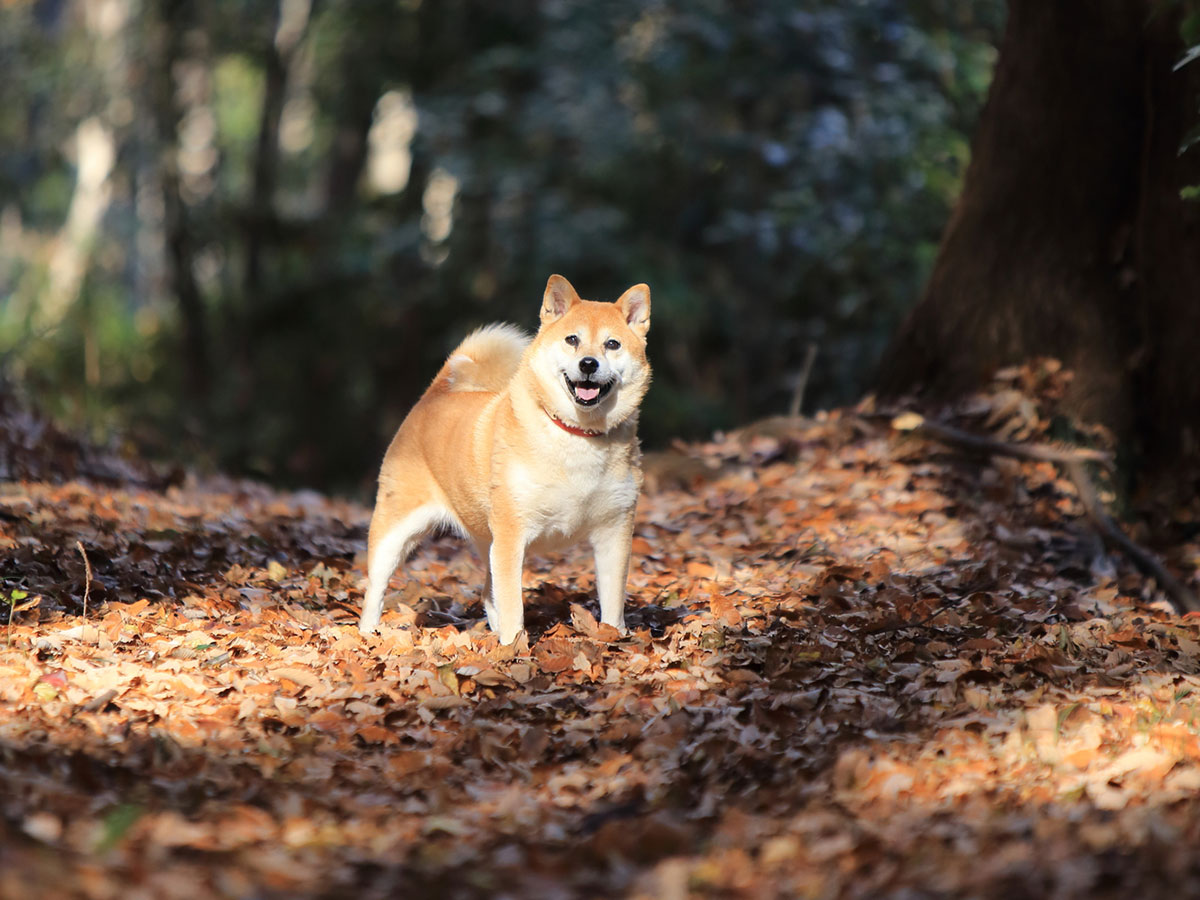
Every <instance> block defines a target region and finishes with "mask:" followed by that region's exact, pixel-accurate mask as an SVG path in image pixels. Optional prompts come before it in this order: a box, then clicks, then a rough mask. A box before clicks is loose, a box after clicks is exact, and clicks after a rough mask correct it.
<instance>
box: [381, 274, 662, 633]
mask: <svg viewBox="0 0 1200 900" xmlns="http://www.w3.org/2000/svg"><path fill="white" fill-rule="evenodd" d="M541 322H542V324H541V328H540V329H539V330H538V333H537V336H536V337H534V338H533V339H532V340H530V339H529V338H528V337H526V336H525V335H524V334H522V333H521V332H520V331H519V330H517V329H515V328H513V327H512V326H508V325H491V326H488V327H486V328H482V329H480V330H478V331H476V332H474V333H473V334H472V335H470V336H469V337H468V338H467V339H466V340H464V341H463V342H462V344H460V345H459V346H458V348H457V349H455V351H454V352H453V353H451V354H450V357H449V358H448V359H447V360H446V363H445V364H444V365H443V366H442V369H441V371H439V372H438V375H437V377H436V378H434V380H433V383H432V384H431V385H430V386H429V388H428V389H427V390H426V391H425V393H424V395H423V396H422V397H421V399H420V400H419V401H417V404H416V406H414V407H413V408H412V410H411V411H410V412H409V414H408V417H407V418H406V419H405V420H404V423H403V424H402V425H401V426H400V430H399V431H398V432H396V436H395V438H394V439H393V440H392V443H391V446H389V447H388V451H387V454H386V455H385V457H384V460H383V466H382V468H381V470H380V473H379V492H378V495H377V497H376V500H375V513H374V515H373V516H372V518H371V530H370V536H369V538H368V548H367V582H368V583H367V592H366V595H365V597H364V600H363V612H362V618H361V620H360V623H359V628H360V629H361V630H362V631H363V632H364V633H367V632H372V631H374V630H375V629H376V627H377V626H378V624H379V618H380V613H381V611H382V606H383V594H384V591H385V590H386V587H387V583H388V579H389V578H390V576H391V574H392V572H393V571H394V569H395V568H396V565H397V564H398V563H400V562H401V561H403V559H404V558H406V557H407V556H408V554H409V553H411V552H412V550H413V549H414V548H415V546H416V544H417V543H418V542H419V541H420V539H421V538H422V537H423V536H424V535H425V534H427V533H428V532H429V531H430V530H432V529H434V528H436V527H439V526H441V527H450V528H453V529H454V530H456V531H458V532H460V533H462V534H463V535H465V536H467V537H469V538H470V539H471V540H472V541H474V543H475V545H476V547H477V548H478V550H479V552H480V555H481V556H482V558H483V560H484V564H485V566H486V568H487V581H486V584H485V587H484V606H485V609H486V611H487V617H488V623H489V624H490V625H491V627H492V630H494V631H495V632H497V633H498V634H499V635H500V639H501V641H503V642H504V643H510V642H512V641H513V640H514V639H515V638H516V637H517V635H518V634H519V633H520V632H521V630H522V628H523V627H524V606H523V602H522V598H521V578H522V570H523V567H524V559H525V554H526V552H527V551H528V550H531V549H538V548H553V547H559V546H563V545H566V544H569V543H574V542H576V541H579V540H587V541H588V542H589V543H590V544H591V545H592V547H593V549H594V552H595V558H596V586H597V592H598V594H599V598H600V612H601V620H602V621H603V622H606V623H608V624H609V625H614V626H616V627H617V628H621V629H623V628H624V603H625V582H626V578H627V576H628V571H629V553H630V544H631V542H632V535H633V514H634V508H635V506H636V505H637V496H638V492H639V490H640V488H641V483H642V473H641V453H640V450H639V447H638V440H637V414H638V407H639V405H640V403H641V400H642V397H643V396H644V395H645V393H646V389H647V387H648V386H649V382H650V367H649V364H648V363H647V362H646V332H647V330H648V329H649V327H650V289H649V288H648V287H646V285H644V284H639V285H635V286H634V287H631V288H630V289H629V290H627V291H626V292H625V293H624V294H623V295H622V296H621V298H620V299H619V300H617V302H615V303H594V302H591V301H588V300H581V299H579V295H578V294H576V293H575V289H574V288H572V287H571V285H570V284H569V283H568V282H567V280H566V279H565V278H562V277H561V276H559V275H552V276H551V277H550V280H549V281H548V282H547V284H546V291H545V294H544V296H543V300H542V310H541ZM569 339H570V340H573V341H574V344H572V343H570V342H569ZM610 341H617V342H619V344H620V346H619V347H618V348H613V347H612V346H611V345H610V344H607V343H606V342H610ZM581 364H582V365H583V366H592V365H594V366H595V367H596V369H595V372H594V374H591V375H589V374H587V373H586V372H585V371H584V369H582V368H580V366H581ZM564 376H565V378H564ZM568 382H570V383H568ZM599 384H606V385H611V386H610V387H609V388H608V393H607V394H604V393H602V392H600V391H599V390H598V389H597V388H596V387H595V386H596V385H599ZM577 391H580V392H582V393H576V392H577ZM592 392H596V393H599V398H598V399H595V400H593V399H592V398H591V396H590V394H591V393H592ZM580 398H582V399H580ZM587 402H591V403H593V404H594V405H591V406H587V405H585V403H587ZM556 420H557V421H556ZM560 423H561V424H560ZM572 429H574V430H575V432H578V431H581V430H582V431H585V432H587V434H579V433H573V432H572Z"/></svg>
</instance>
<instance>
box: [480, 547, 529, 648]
mask: <svg viewBox="0 0 1200 900" xmlns="http://www.w3.org/2000/svg"><path fill="white" fill-rule="evenodd" d="M488 568H489V570H490V572H489V575H490V581H491V587H492V597H491V604H490V608H488V609H487V613H488V624H489V625H491V627H492V630H493V631H495V632H496V634H498V635H499V636H500V643H502V644H511V643H512V642H513V641H515V640H516V639H517V635H518V634H520V633H521V629H523V628H524V627H525V603H524V600H523V599H522V596H521V574H522V570H523V569H524V568H525V539H524V536H523V535H522V534H520V532H519V531H518V530H517V529H515V528H503V529H497V530H496V531H495V533H494V534H493V536H492V546H491V548H490V549H489V550H488Z"/></svg>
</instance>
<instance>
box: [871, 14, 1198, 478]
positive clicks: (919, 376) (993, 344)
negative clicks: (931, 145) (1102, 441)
mask: <svg viewBox="0 0 1200 900" xmlns="http://www.w3.org/2000/svg"><path fill="white" fill-rule="evenodd" d="M1155 9H1158V8H1157V7H1156V6H1155V5H1154V4H1152V3H1150V2H1146V0H1059V2H1054V3H1044V2H1041V0H1010V3H1009V18H1008V25H1007V28H1006V32H1005V36H1004V40H1003V42H1002V45H1001V50H1000V56H999V60H998V63H997V67H996V72H995V76H994V79H993V83H992V87H991V90H990V92H989V95H988V101H987V104H986V106H985V108H984V110H983V113H982V115H981V118H980V122H979V126H978V129H977V131H976V134H975V137H974V140H973V142H972V158H971V164H970V166H969V168H968V170H967V174H966V179H965V182H964V186H963V193H962V196H961V198H960V200H959V203H958V206H957V208H956V210H955V213H954V215H953V217H952V219H951V221H950V223H949V224H948V226H947V228H946V231H945V234H944V235H943V238H942V244H941V247H940V249H939V252H938V256H937V259H936V261H935V264H934V268H933V272H932V274H931V277H930V279H929V282H928V284H927V286H926V289H925V292H924V294H923V296H922V297H921V298H920V300H919V301H918V303H917V304H916V306H915V307H914V308H913V309H912V311H911V312H910V314H909V316H908V317H907V319H906V320H905V322H904V323H903V324H902V326H901V328H900V329H899V331H898V332H897V334H896V336H895V337H894V339H893V341H892V343H891V345H890V347H889V349H888V351H887V352H886V353H885V356H884V360H883V363H882V365H881V368H880V371H879V374H878V377H877V387H878V389H879V391H880V393H882V394H884V395H895V394H899V393H905V392H910V391H925V392H928V393H929V394H932V395H934V396H947V395H953V394H956V393H960V392H964V391H969V390H971V389H973V388H975V387H977V386H978V385H979V384H980V383H982V382H983V381H984V380H985V379H986V378H988V377H989V376H990V374H991V373H992V372H993V371H994V370H995V369H996V368H998V367H1001V366H1005V365H1009V364H1012V363H1017V362H1021V361H1022V360H1025V359H1029V358H1031V357H1034V356H1055V357H1058V358H1060V359H1062V360H1063V362H1064V363H1065V364H1066V365H1067V366H1069V367H1070V368H1072V369H1073V370H1074V371H1075V381H1074V382H1073V385H1072V389H1071V394H1070V396H1069V397H1068V398H1067V401H1068V404H1069V409H1070V410H1071V411H1072V412H1073V413H1074V414H1076V415H1078V416H1080V417H1081V418H1084V419H1087V420H1090V421H1098V422H1101V423H1103V424H1106V425H1108V426H1110V427H1111V428H1113V429H1114V431H1116V433H1117V434H1118V435H1119V436H1121V437H1122V438H1125V439H1132V440H1134V441H1135V442H1137V443H1139V444H1140V448H1141V449H1142V450H1143V451H1145V452H1146V453H1147V454H1148V455H1153V456H1155V457H1159V458H1161V459H1165V458H1166V457H1168V456H1173V455H1177V454H1178V452H1179V451H1180V450H1181V449H1182V448H1183V447H1184V443H1183V442H1182V441H1186V440H1187V438H1186V433H1187V430H1188V429H1189V428H1194V427H1195V426H1196V425H1197V424H1198V423H1200V354H1197V353H1196V352H1195V351H1194V350H1192V349H1191V346H1192V345H1194V343H1195V336H1196V335H1197V334H1200V328H1198V327H1197V326H1200V307H1198V306H1197V304H1196V303H1195V302H1194V301H1195V300H1196V298H1197V296H1198V293H1197V292H1198V291H1200V271H1198V270H1197V267H1198V266H1200V253H1197V250H1198V249H1200V243H1198V234H1200V233H1198V231H1197V228H1196V214H1197V210H1196V205H1195V204H1189V203H1188V202H1186V201H1183V200H1182V199H1181V198H1180V196H1179V189H1180V188H1181V187H1182V186H1184V185H1185V184H1187V183H1189V181H1188V179H1189V176H1190V177H1191V180H1192V181H1193V182H1194V181H1196V180H1198V179H1197V178H1196V177H1195V176H1196V174H1197V173H1196V164H1195V162H1194V161H1193V160H1192V158H1190V157H1187V156H1185V157H1183V158H1180V157H1179V155H1178V152H1177V151H1178V148H1179V144H1180V140H1181V138H1182V135H1183V134H1184V133H1185V131H1186V129H1187V128H1188V127H1190V125H1191V124H1192V123H1194V121H1195V119H1196V115H1197V113H1196V98H1197V96H1200V95H1198V94H1197V89H1198V88H1200V84H1198V83H1197V82H1198V79H1197V78H1196V77H1195V75H1194V74H1193V73H1192V72H1189V71H1187V70H1186V69H1185V70H1184V71H1182V72H1176V73H1172V71H1171V68H1172V65H1173V64H1174V62H1175V61H1176V60H1177V59H1178V58H1179V56H1180V55H1181V53H1182V49H1183V45H1182V42H1181V40H1180V38H1179V30H1178V21H1177V19H1176V17H1175V16H1174V15H1169V14H1168V13H1167V12H1165V11H1163V10H1161V9H1158V12H1157V13H1155V14H1153V15H1152V13H1154V10H1155ZM1197 67H1198V68H1200V64H1197ZM1195 155H1196V156H1200V150H1197V151H1195ZM1168 450H1169V451H1170V452H1168V453H1166V454H1165V456H1164V455H1163V451H1168Z"/></svg>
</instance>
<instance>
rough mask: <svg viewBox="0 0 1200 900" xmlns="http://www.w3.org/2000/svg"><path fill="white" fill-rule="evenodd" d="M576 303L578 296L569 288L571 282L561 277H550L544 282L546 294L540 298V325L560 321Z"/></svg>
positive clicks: (573, 289)
mask: <svg viewBox="0 0 1200 900" xmlns="http://www.w3.org/2000/svg"><path fill="white" fill-rule="evenodd" d="M578 302H579V295H578V294H577V293H575V288H573V287H571V282H569V281H567V279H565V278H563V277H562V276H561V275H551V276H550V280H549V281H547V282H546V293H545V294H544V295H543V296H542V324H543V325H549V324H550V323H551V322H554V321H556V320H558V319H561V318H562V317H563V316H564V315H566V313H567V310H568V309H570V308H571V307H572V306H574V305H575V304H576V303H578Z"/></svg>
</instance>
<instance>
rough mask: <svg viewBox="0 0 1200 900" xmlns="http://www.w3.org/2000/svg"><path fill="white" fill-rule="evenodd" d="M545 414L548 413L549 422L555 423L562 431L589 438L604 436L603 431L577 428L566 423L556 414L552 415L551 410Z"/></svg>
mask: <svg viewBox="0 0 1200 900" xmlns="http://www.w3.org/2000/svg"><path fill="white" fill-rule="evenodd" d="M546 415H548V416H549V417H550V421H551V422H553V423H554V424H555V425H557V426H558V427H559V428H561V429H562V430H563V431H566V432H568V433H569V434H577V435H579V436H580V437H590V438H597V437H603V436H604V432H603V431H593V430H592V429H590V428H577V427H576V426H574V425H568V424H567V423H566V422H564V421H563V420H562V419H560V418H558V416H556V415H554V414H553V413H551V412H547V413H546Z"/></svg>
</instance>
